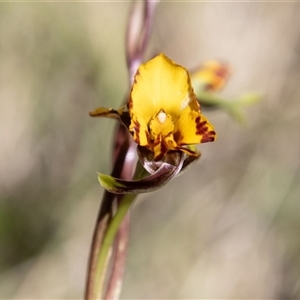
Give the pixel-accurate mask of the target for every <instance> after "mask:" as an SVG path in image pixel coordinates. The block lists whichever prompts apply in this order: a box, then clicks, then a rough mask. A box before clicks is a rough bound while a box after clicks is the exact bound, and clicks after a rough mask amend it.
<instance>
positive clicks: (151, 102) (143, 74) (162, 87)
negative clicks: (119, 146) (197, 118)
mask: <svg viewBox="0 0 300 300" xmlns="http://www.w3.org/2000/svg"><path fill="white" fill-rule="evenodd" d="M186 108H189V110H199V104H198V101H197V98H196V96H195V94H194V92H193V89H192V87H191V82H190V76H189V73H188V71H187V70H186V69H185V68H183V67H181V66H179V65H177V64H175V63H174V62H173V61H171V60H170V59H169V58H168V57H166V56H165V55H164V54H160V55H158V56H156V57H155V58H153V59H152V60H150V61H148V62H147V63H145V64H142V65H141V66H140V67H139V69H138V71H137V73H136V75H135V80H134V84H133V87H132V90H131V94H130V100H129V111H130V115H131V116H133V115H135V116H136V117H137V118H138V119H140V118H142V119H144V120H145V122H146V123H148V122H150V120H151V118H152V117H153V116H155V115H156V114H157V113H158V112H159V111H161V110H163V111H164V112H165V113H166V114H170V115H171V116H172V117H173V119H174V122H176V120H177V118H179V116H180V115H181V113H182V111H183V110H185V109H186Z"/></svg>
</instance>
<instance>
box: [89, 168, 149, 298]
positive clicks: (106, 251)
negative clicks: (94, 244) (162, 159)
mask: <svg viewBox="0 0 300 300" xmlns="http://www.w3.org/2000/svg"><path fill="white" fill-rule="evenodd" d="M145 173H146V171H145V170H144V168H143V167H142V166H141V164H140V163H139V162H138V163H137V167H136V172H135V175H134V179H141V178H142V177H143V176H144V175H145ZM137 195H138V194H126V195H124V196H123V199H122V201H121V202H120V205H119V207H118V209H117V212H116V214H115V215H114V217H113V218H112V219H111V222H110V223H109V225H108V228H107V231H106V233H105V235H104V238H103V241H102V245H101V249H100V250H99V253H98V258H97V262H96V270H95V284H94V285H93V286H94V292H93V295H94V297H93V299H101V297H102V294H103V286H104V278H105V275H106V274H105V273H106V265H107V262H108V259H109V256H110V250H111V247H112V245H113V242H114V240H115V237H116V234H117V232H118V229H119V227H120V225H121V223H122V221H123V219H124V217H125V216H126V214H127V212H128V210H129V208H130V207H131V205H132V203H133V202H134V200H135V198H136V197H137Z"/></svg>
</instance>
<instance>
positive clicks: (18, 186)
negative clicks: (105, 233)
mask: <svg viewBox="0 0 300 300" xmlns="http://www.w3.org/2000/svg"><path fill="white" fill-rule="evenodd" d="M130 5H131V3H129V2H119V3H116V2H107V3H105V2H102V3H101V2H99V3H1V4H0V141H1V146H0V253H1V255H0V298H10V299H46V298H49V299H50V298H51V299H71V298H73V299H80V298H82V297H83V291H84V284H85V276H86V265H87V259H88V253H89V247H90V242H91V237H92V232H93V228H94V223H95V220H96V216H97V211H98V208H99V205H100V201H101V197H102V194H103V189H102V188H101V187H100V186H99V184H98V182H97V174H96V172H97V171H101V172H102V173H109V172H110V168H111V164H110V163H111V154H110V153H111V138H112V133H113V129H114V125H115V124H114V121H112V120H106V119H92V118H90V117H89V116H88V112H89V111H90V110H93V109H94V108H96V107H97V106H106V107H107V106H108V107H114V108H118V107H119V105H120V103H121V102H122V101H123V99H124V97H125V95H126V93H127V92H128V77H127V71H126V63H125V42H124V41H125V29H126V23H127V19H128V13H129V9H130ZM299 14H300V5H299V3H291V2H290V3H286V2H273V3H271V2H264V3H258V2H256V3H255V2H253V3H236V2H235V3H234V2H233V3H228V2H223V3H222V2H220V3H213V2H211V3H209V2H206V3H200V2H198V3H195V2H194V3H192V2H186V3H183V2H182V3H180V2H173V3H170V2H163V3H160V4H159V5H158V7H157V13H156V16H155V25H154V30H153V35H152V38H151V42H150V45H149V47H148V51H147V53H148V58H149V57H151V56H152V55H153V54H154V53H158V52H161V51H162V52H164V53H165V54H166V55H168V56H169V57H170V58H172V59H173V60H174V61H176V62H177V63H179V64H182V65H184V66H186V67H188V68H194V67H195V66H197V65H199V64H201V62H204V61H205V60H208V59H221V60H223V61H226V62H228V63H230V64H231V66H232V68H233V70H234V73H233V75H232V78H231V79H230V81H229V83H228V85H227V87H226V88H225V89H224V90H223V91H222V93H221V94H222V96H224V97H227V98H229V99H234V98H236V97H238V96H239V95H241V94H243V93H245V92H259V93H261V94H262V95H263V96H264V97H263V100H262V101H261V102H260V103H258V104H256V105H253V106H251V107H247V108H246V109H245V114H246V118H247V124H244V125H241V124H239V123H237V122H236V121H234V120H233V119H232V118H231V117H230V116H229V115H228V114H226V112H224V111H220V110H217V111H207V112H205V115H206V116H207V117H208V118H209V120H210V121H211V122H212V123H213V124H214V125H215V128H216V130H217V133H218V140H217V141H216V142H215V143H213V144H205V145H201V147H200V148H201V152H202V158H201V160H200V161H199V162H198V163H197V164H195V165H193V166H192V167H191V168H190V169H189V171H188V172H187V173H185V174H184V175H182V176H180V177H178V178H176V179H175V180H174V181H172V182H171V183H170V184H168V185H167V186H166V187H164V188H163V189H161V190H159V191H157V192H155V193H152V194H145V195H143V196H140V197H139V198H138V201H137V202H136V204H135V205H134V207H133V209H132V210H131V235H130V247H129V257H128V263H127V269H126V275H125V280H124V286H123V291H122V298H123V299H150V298H151V299H171V298H172V299H186V298H193V299H200V298H236V299H238V298H240V299H241V298H274V299H288V298H293V299H295V298H300V185H299V181H300V170H299V166H300V162H299V153H300V87H299V82H300V36H299V32H300V19H299Z"/></svg>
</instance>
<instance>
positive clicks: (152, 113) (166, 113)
mask: <svg viewBox="0 0 300 300" xmlns="http://www.w3.org/2000/svg"><path fill="white" fill-rule="evenodd" d="M90 115H91V116H107V117H119V118H120V119H121V120H122V121H123V123H124V124H125V126H127V128H128V129H129V131H130V132H131V134H132V136H133V139H134V141H135V142H136V143H137V144H138V145H140V146H142V147H145V148H147V149H148V150H150V151H152V152H153V154H154V158H155V160H160V159H162V158H163V157H164V155H165V154H166V153H167V152H168V151H172V150H177V151H178V150H179V151H183V152H185V153H186V154H188V155H193V156H198V155H199V154H198V152H196V151H194V149H193V148H192V147H191V145H195V144H198V143H205V142H211V141H214V140H215V138H216V133H215V131H214V129H213V127H212V125H211V124H210V123H209V121H208V120H207V119H206V118H205V117H204V116H203V115H202V114H201V111H200V105H199V102H198V100H197V98H196V95H195V93H194V91H193V88H192V85H191V80H190V75H189V73H188V71H187V70H186V69H185V68H183V67H181V66H179V65H177V64H175V63H174V62H173V61H172V60H170V59H169V58H168V57H166V56H165V55H164V54H160V55H158V56H156V57H155V58H153V59H152V60H150V61H148V62H146V63H145V64H142V65H141V66H140V67H139V68H138V70H137V72H136V75H135V77H134V82H133V85H132V88H131V92H130V95H129V99H128V103H127V105H126V106H125V107H122V108H120V109H119V110H114V109H105V108H98V109H96V110H95V111H94V112H92V113H90ZM192 149H193V150H192Z"/></svg>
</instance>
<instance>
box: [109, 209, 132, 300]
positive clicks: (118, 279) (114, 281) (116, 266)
mask: <svg viewBox="0 0 300 300" xmlns="http://www.w3.org/2000/svg"><path fill="white" fill-rule="evenodd" d="M129 221H130V220H129V212H128V213H127V214H126V216H125V217H124V219H123V221H122V224H121V225H120V228H119V230H118V233H117V236H116V239H115V245H114V252H115V253H114V257H113V266H112V271H111V277H110V279H109V282H108V287H107V290H106V293H105V298H104V299H106V300H112V299H119V297H120V293H121V288H122V281H123V276H124V272H125V263H126V254H127V248H128V240H129Z"/></svg>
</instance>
